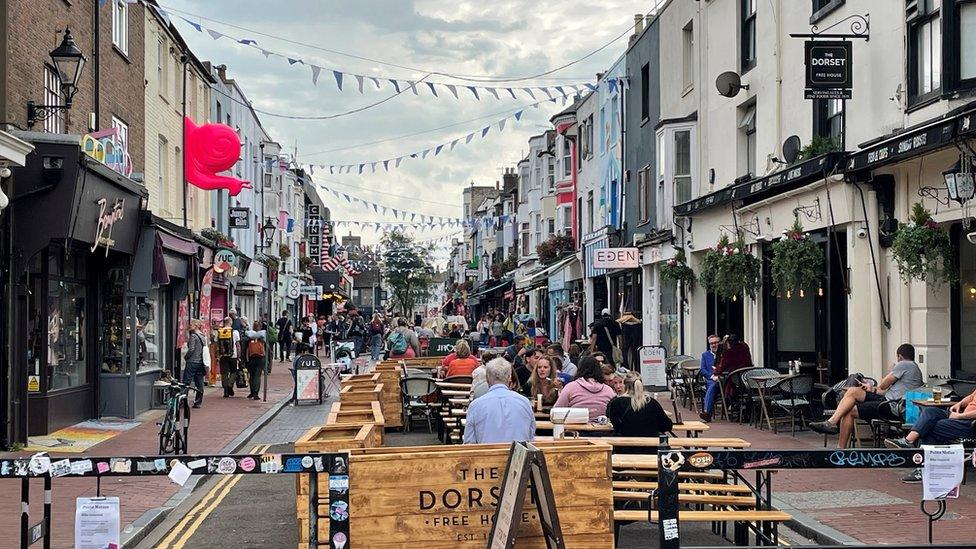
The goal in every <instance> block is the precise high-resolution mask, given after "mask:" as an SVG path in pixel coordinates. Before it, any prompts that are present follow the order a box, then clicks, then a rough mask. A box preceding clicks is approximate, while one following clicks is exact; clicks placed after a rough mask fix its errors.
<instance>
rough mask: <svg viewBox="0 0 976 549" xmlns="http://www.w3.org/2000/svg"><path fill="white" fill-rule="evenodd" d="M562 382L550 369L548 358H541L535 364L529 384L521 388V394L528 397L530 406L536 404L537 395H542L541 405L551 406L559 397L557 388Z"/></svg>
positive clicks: (553, 370)
mask: <svg viewBox="0 0 976 549" xmlns="http://www.w3.org/2000/svg"><path fill="white" fill-rule="evenodd" d="M562 385H563V384H562V382H561V381H560V380H559V378H557V377H556V369H555V368H553V367H552V362H551V360H550V358H549V357H547V356H541V357H539V360H537V361H536V363H535V370H533V371H532V375H531V376H530V377H529V382H528V383H526V384H525V386H524V387H523V388H522V393H524V394H525V396H527V397H529V400H530V401H531V402H532V405H533V406H535V404H536V402H538V400H537V399H538V398H539V395H542V405H543V406H552V405H553V403H554V402H556V398H557V397H558V396H559V388H560V387H562Z"/></svg>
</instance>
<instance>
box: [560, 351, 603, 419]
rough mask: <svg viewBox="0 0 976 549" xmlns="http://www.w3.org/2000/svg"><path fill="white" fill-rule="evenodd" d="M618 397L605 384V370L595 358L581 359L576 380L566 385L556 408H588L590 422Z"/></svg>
mask: <svg viewBox="0 0 976 549" xmlns="http://www.w3.org/2000/svg"><path fill="white" fill-rule="evenodd" d="M615 396H617V395H616V393H614V392H613V389H612V388H610V386H609V385H606V384H604V383H603V370H602V369H601V368H600V363H599V362H597V361H596V359H595V358H593V357H591V356H588V357H585V358H582V359H580V363H579V371H578V372H577V374H576V379H574V380H573V381H571V382H570V383H568V384H566V386H565V387H563V390H562V391H560V392H559V398H558V399H556V403H555V404H554V405H553V407H555V408H588V409H589V410H590V421H593V420H594V419H596V418H598V417H600V416H602V415H603V414H604V413H606V411H607V404H608V403H609V402H610V400H611V399H612V398H613V397H615Z"/></svg>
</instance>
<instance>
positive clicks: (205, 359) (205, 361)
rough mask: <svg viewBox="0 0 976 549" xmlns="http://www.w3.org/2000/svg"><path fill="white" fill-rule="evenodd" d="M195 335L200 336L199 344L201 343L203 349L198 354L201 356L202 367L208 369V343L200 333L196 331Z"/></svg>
mask: <svg viewBox="0 0 976 549" xmlns="http://www.w3.org/2000/svg"><path fill="white" fill-rule="evenodd" d="M197 337H199V338H200V345H203V351H202V352H201V353H200V355H201V356H202V357H203V368H204V370H207V371H209V370H210V345H207V340H206V339H204V337H203V336H202V335H200V334H199V333H197Z"/></svg>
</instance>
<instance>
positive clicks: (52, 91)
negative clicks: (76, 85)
mask: <svg viewBox="0 0 976 549" xmlns="http://www.w3.org/2000/svg"><path fill="white" fill-rule="evenodd" d="M44 104H45V105H63V104H64V101H63V96H62V95H61V77H60V76H58V73H57V71H55V70H54V69H52V68H51V67H48V66H47V65H45V66H44ZM44 131H46V132H47V133H64V111H62V110H60V109H58V110H55V111H54V114H52V115H51V116H49V117H47V119H45V120H44Z"/></svg>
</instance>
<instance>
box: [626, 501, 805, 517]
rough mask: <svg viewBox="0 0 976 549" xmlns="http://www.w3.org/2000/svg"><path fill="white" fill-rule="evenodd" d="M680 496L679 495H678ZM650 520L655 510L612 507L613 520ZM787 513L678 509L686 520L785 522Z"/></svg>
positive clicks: (788, 515)
mask: <svg viewBox="0 0 976 549" xmlns="http://www.w3.org/2000/svg"><path fill="white" fill-rule="evenodd" d="M679 497H680V496H679ZM648 517H649V518H650V520H651V522H656V521H657V520H658V514H657V511H650V515H648V511H647V510H640V509H614V510H613V520H614V521H622V522H642V521H647V520H648ZM792 518H793V517H792V516H790V514H789V513H784V512H783V511H775V510H774V511H756V510H742V511H697V510H694V511H693V510H685V509H681V510H679V511H678V519H679V520H681V521H688V522H785V521H787V520H790V519H792Z"/></svg>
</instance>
